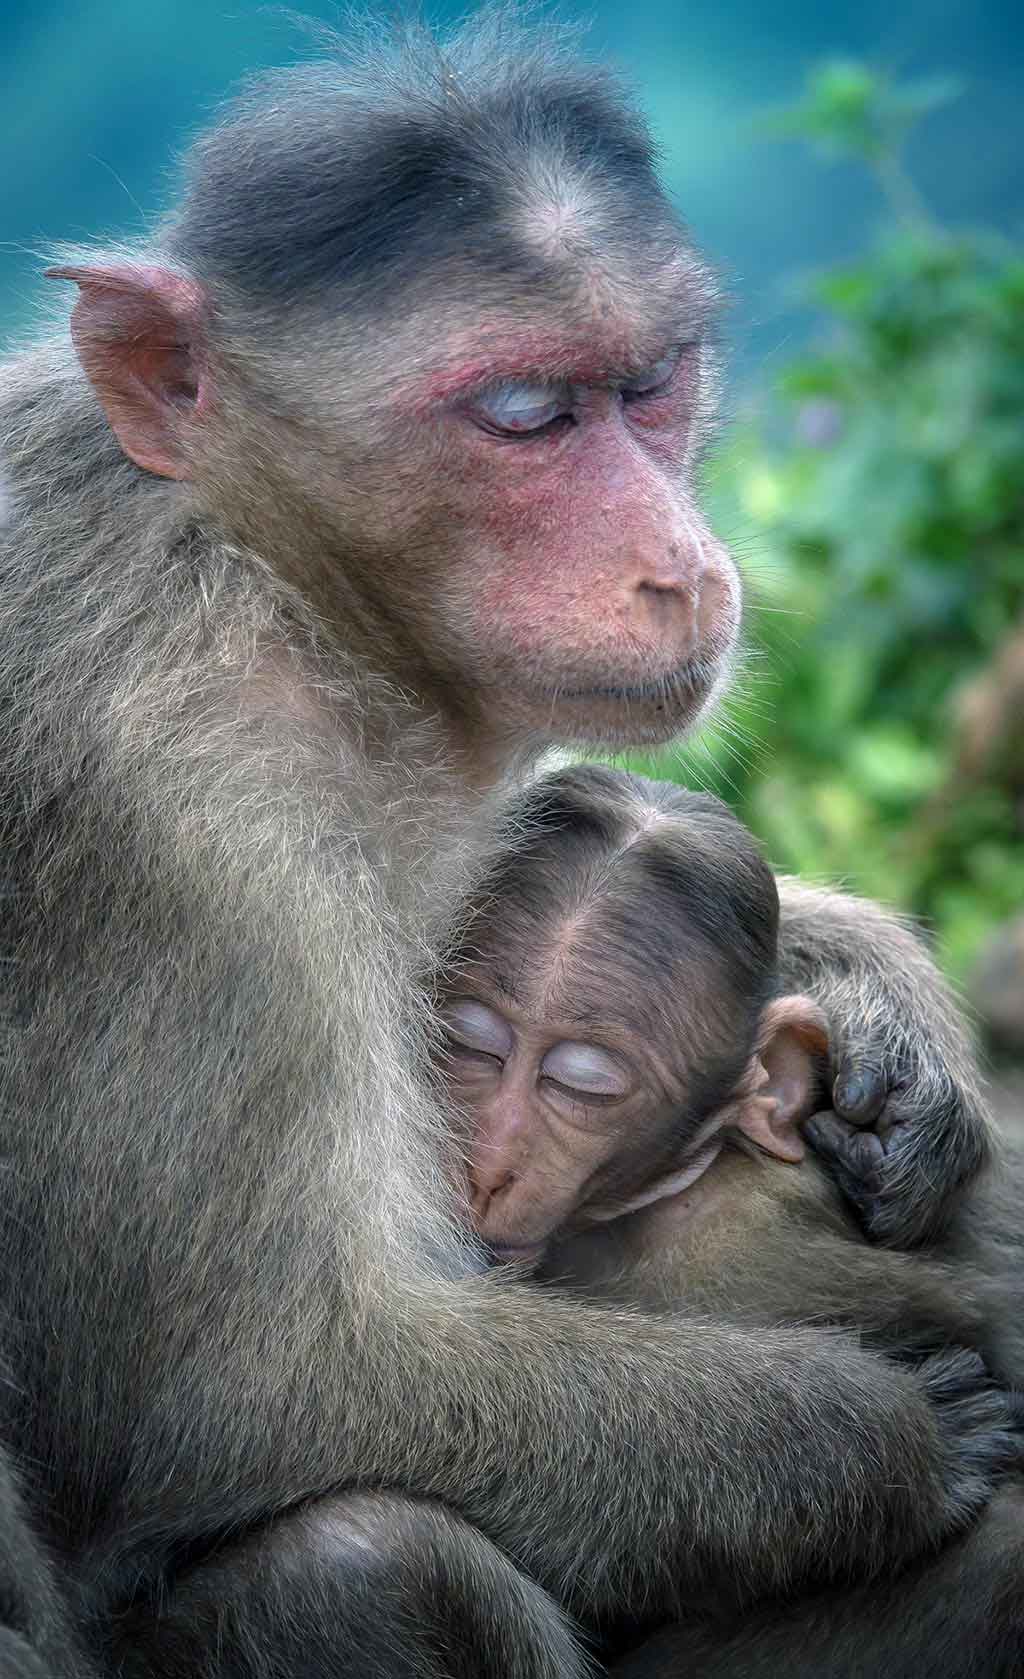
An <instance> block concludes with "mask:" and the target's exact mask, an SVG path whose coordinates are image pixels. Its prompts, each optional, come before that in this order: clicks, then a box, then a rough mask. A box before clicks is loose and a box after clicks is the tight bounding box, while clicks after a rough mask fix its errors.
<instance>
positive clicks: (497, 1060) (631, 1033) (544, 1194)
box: [441, 967, 826, 1259]
mask: <svg viewBox="0 0 1024 1679" xmlns="http://www.w3.org/2000/svg"><path fill="white" fill-rule="evenodd" d="M607 978H608V976H596V975H595V985H594V991H595V1007H594V1009H593V1011H591V1010H589V1009H588V1010H587V1011H585V1012H582V1011H576V1012H575V1015H574V1018H573V1019H572V1020H569V1019H566V1018H564V1017H563V1018H560V1017H559V1016H558V1015H557V1014H556V1013H550V1014H549V1013H545V1011H544V1009H543V1007H541V1006H539V1005H538V1003H537V1002H536V1000H533V1001H532V1002H531V999H530V998H529V997H524V998H517V999H511V998H510V997H509V996H508V995H507V992H506V990H505V989H503V988H500V987H498V986H497V985H495V986H494V987H493V988H492V987H491V986H490V985H489V984H488V983H487V979H486V976H485V971H484V970H483V969H482V968H481V967H478V968H477V969H476V971H475V973H474V976H473V983H472V991H470V989H469V988H468V986H464V985H463V984H457V985H456V986H455V988H454V989H453V991H452V992H451V993H450V994H449V995H448V996H447V997H445V998H443V999H442V1000H441V1018H442V1021H443V1023H444V1028H445V1040H446V1042H445V1050H444V1054H443V1056H442V1069H443V1072H444V1074H445V1076H446V1078H447V1080H448V1081H449V1084H450V1086H451V1089H452V1091H453V1093H454V1094H455V1096H456V1098H457V1100H458V1102H459V1105H460V1106H461V1107H462V1108H463V1109H464V1111H466V1112H467V1114H468V1116H469V1119H470V1122H471V1133H470V1137H471V1140H470V1149H469V1188H470V1203H471V1210H472V1215H473V1220H474V1223H475V1225H476V1228H477V1230H478V1232H479V1234H480V1235H481V1236H482V1237H483V1239H484V1241H485V1242H487V1243H488V1245H489V1246H490V1247H491V1248H492V1249H493V1251H494V1252H495V1253H496V1254H497V1255H498V1256H499V1257H501V1258H524V1259H526V1258H535V1257H537V1256H538V1255H539V1254H540V1253H541V1252H542V1250H543V1248H544V1247H545V1245H546V1244H547V1242H548V1241H549V1239H550V1238H551V1237H552V1236H553V1235H555V1233H556V1232H557V1233H558V1234H560V1235H564V1234H568V1233H571V1232H573V1231H577V1230H580V1229H583V1228H586V1227H587V1226H588V1225H591V1224H594V1223H598V1222H603V1221H605V1220H607V1219H610V1218H614V1217H617V1216H618V1215H619V1214H621V1213H625V1212H627V1211H630V1210H631V1209H633V1208H635V1207H639V1206H642V1205H644V1204H645V1203H646V1202H649V1201H652V1200H655V1199H659V1198H661V1197H663V1196H667V1195H673V1194H676V1193H678V1192H680V1191H681V1190H682V1189H684V1188H685V1187H686V1186H687V1185H688V1184H690V1183H691V1182H692V1181H693V1180H694V1179H695V1178H696V1177H698V1176H699V1175H700V1174H701V1172H703V1171H704V1170H705V1169H706V1167H707V1166H708V1165H709V1164H710V1163H711V1161H712V1160H713V1158H714V1156H715V1154H716V1153H717V1152H718V1148H719V1147H720V1144H721V1138H722V1134H723V1132H724V1131H725V1130H726V1129H730V1128H731V1129H734V1130H740V1131H744V1132H745V1133H746V1134H747V1135H748V1136H749V1137H751V1138H752V1139H753V1140H754V1141H756V1142H757V1144H758V1145H759V1146H760V1147H762V1148H764V1149H766V1150H767V1151H768V1152H771V1153H773V1154H775V1155H777V1156H779V1157H781V1158H784V1159H788V1160H798V1159H799V1158H800V1157H801V1156H802V1153H803V1145H802V1143H801V1142H800V1139H799V1135H798V1133H797V1130H796V1120H797V1119H798V1118H800V1117H802V1115H803V1114H804V1113H806V1112H807V1111H809V1108H810V1105H811V1095H812V1092H813V1082H814V1080H813V1072H812V1067H813V1062H814V1058H815V1057H816V1056H818V1055H820V1054H821V1052H822V1051H823V1049H824V1048H825V1043H826V1040H825V1036H824V1029H823V1022H822V1020H821V1016H820V1013H819V1011H818V1010H817V1009H816V1007H815V1005H814V1004H812V1003H810V1002H808V1001H807V999H805V998H802V997H800V998H784V999H780V1000H779V1001H777V1002H775V1003H772V1004H770V1005H769V1007H768V1009H767V1010H766V1011H765V1014H764V1017H763V1018H762V1021H761V1023H760V1030H759V1031H758V1036H757V1042H756V1045H755V1053H754V1055H753V1056H752V1057H751V1059H750V1061H749V1062H748V1063H747V1065H746V1066H745V1067H744V1068H743V1070H742V1072H741V1074H740V1076H739V1077H737V1076H736V1074H735V1071H733V1073H732V1076H731V1077H730V1078H729V1079H728V1080H727V1081H726V1082H725V1083H724V1084H722V1085H721V1086H720V1087H719V1089H718V1091H717V1094H716V1095H715V1096H714V1098H713V1100H712V1101H711V1102H710V1103H709V1102H708V1100H707V1091H708V1086H707V1081H706V1077H705V1078H704V1079H702V1081H701V1083H702V1088H703V1090H704V1093H705V1099H704V1101H703V1102H702V1103H701V1105H700V1107H699V1109H698V1110H696V1111H695V1108H694V1105H693V1102H692V1099H691V1088H692V1086H693V1085H694V1083H695V1082H697V1081H696V1080H695V1077H694V1070H693V1069H694V1066H695V1059H694V1058H695V1057H698V1056H699V1055H700V1053H701V1044H700V1041H699V1038H700V1034H695V1032H694V1026H693V1021H694V1015H695V1013H696V1012H698V1011H697V1009H696V1007H695V1002H694V998H695V993H694V991H693V989H692V987H691V986H683V985H679V983H678V982H679V978H680V976H679V975H677V976H676V988H677V989H676V994H677V995H678V998H679V1007H678V1014H679V1022H678V1030H677V1032H675V1033H674V1034H670V1036H671V1037H672V1040H673V1041H671V1042H666V1043H654V1042H650V1041H646V1040H645V1039H644V1038H643V1037H642V1036H641V1035H640V1034H639V1033H638V1032H637V1030H636V1028H635V1026H632V1025H630V1024H629V1023H628V1011H627V1010H625V1009H624V1010H623V1011H622V1014H621V1015H618V1016H617V1015H616V1012H615V1010H614V1008H613V1007H609V1005H608V1000H607V998H605V999H604V1000H603V1001H602V1000H601V998H600V996H599V994H600V993H602V992H604V991H606V990H607ZM701 982H703V985H704V987H705V990H706V988H707V986H708V985H710V984H712V983H713V981H712V979H711V978H710V976H709V975H708V974H707V972H703V973H702V975H701V976H700V980H698V979H697V977H696V976H694V984H698V983H701ZM652 983H656V981H655V979H654V976H652ZM703 1001H704V1003H705V1004H706V1003H707V997H706V995H705V997H704V999H703ZM738 1018H739V1017H737V1019H738ZM583 1019H585V1025H584V1024H581V1020H583ZM695 1039H696V1041H695ZM735 1065H736V1063H735V1059H733V1062H732V1066H733V1068H734V1069H735ZM704 1071H705V1073H706V1069H704Z"/></svg>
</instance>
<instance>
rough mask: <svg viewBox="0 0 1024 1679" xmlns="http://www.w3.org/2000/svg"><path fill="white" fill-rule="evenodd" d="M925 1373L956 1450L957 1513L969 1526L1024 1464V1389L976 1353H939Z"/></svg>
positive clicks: (953, 1495) (953, 1490) (953, 1485)
mask: <svg viewBox="0 0 1024 1679" xmlns="http://www.w3.org/2000/svg"><path fill="white" fill-rule="evenodd" d="M920 1375H921V1378H922V1380H923V1382H924V1386H925V1391H926V1392H927V1394H928V1397H929V1399H930V1400H931V1402H932V1404H933V1405H934V1407H935V1411H936V1415H937V1417H938V1422H939V1427H940V1429H941V1430H942V1433H943V1435H944V1436H945V1438H946V1441H947V1444H948V1446H949V1450H950V1481H949V1488H948V1496H949V1504H950V1512H951V1518H952V1520H953V1522H954V1523H962V1524H964V1525H965V1524H966V1523H967V1522H969V1521H971V1520H972V1519H973V1518H974V1517H975V1516H976V1515H977V1514H978V1512H979V1511H980V1510H982V1509H983V1508H984V1506H985V1505H986V1504H987V1502H988V1500H989V1498H990V1496H991V1493H992V1490H993V1487H994V1486H995V1484H996V1482H997V1481H998V1480H999V1479H1000V1477H1001V1476H1003V1475H1005V1474H1008V1473H1010V1472H1012V1471H1019V1470H1020V1469H1021V1468H1022V1467H1024V1394H1021V1393H1018V1392H1015V1391H1014V1390H1012V1389H1004V1388H1000V1387H997V1386H996V1384H995V1383H994V1382H993V1381H992V1378H991V1377H990V1376H989V1374H988V1371H987V1370H986V1369H985V1366H984V1364H983V1362H982V1360H981V1359H980V1358H979V1357H978V1355H977V1354H976V1353H973V1352H960V1351H952V1352H943V1353H937V1354H936V1355H935V1356H934V1357H933V1358H929V1359H926V1360H925V1362H924V1363H923V1364H922V1365H921V1366H920Z"/></svg>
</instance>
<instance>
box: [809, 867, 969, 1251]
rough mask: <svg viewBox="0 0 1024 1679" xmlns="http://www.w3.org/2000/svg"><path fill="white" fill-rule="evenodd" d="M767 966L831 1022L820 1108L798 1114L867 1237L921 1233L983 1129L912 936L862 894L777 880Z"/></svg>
mask: <svg viewBox="0 0 1024 1679" xmlns="http://www.w3.org/2000/svg"><path fill="white" fill-rule="evenodd" d="M779 892H780V897H781V899H782V926H781V931H780V952H779V956H780V969H781V974H782V979H783V983H784V984H785V985H786V987H787V988H789V987H792V989H794V990H799V991H806V992H809V993H810V995H811V996H812V997H814V998H815V1000H816V1001H817V1002H818V1003H820V1004H821V1006H822V1008H823V1009H824V1010H825V1013H826V1015H827V1016H828V1019H829V1022H830V1027H831V1068H830V1071H831V1080H832V1108H833V1111H831V1112H829V1113H819V1114H816V1115H815V1116H814V1118H813V1119H811V1120H809V1121H808V1122H807V1125H806V1127H805V1132H806V1136H807V1140H808V1141H809V1142H810V1143H811V1145H812V1147H814V1148H815V1149H816V1150H817V1152H818V1153H819V1154H820V1155H821V1156H822V1158H823V1159H824V1161H825V1162H826V1164H827V1165H828V1167H829V1169H830V1170H831V1172H832V1173H833V1175H834V1177H835V1179H836V1182H837V1183H838V1185H839V1188H840V1189H841V1190H842V1192H843V1194H844V1195H845V1196H846V1197H847V1199H848V1200H849V1201H850V1202H851V1204H852V1206H853V1207H854V1209H855V1210H856V1212H857V1215H858V1217H859V1218H860V1220H861V1223H862V1224H863V1226H864V1230H865V1233H866V1235H868V1236H869V1237H870V1238H871V1239H872V1240H873V1241H878V1242H885V1243H888V1244H890V1245H892V1246H896V1247H912V1246H914V1245H916V1244H918V1243H922V1242H926V1241H928V1240H929V1239H931V1238H932V1237H934V1236H935V1234H936V1233H937V1231H938V1230H939V1229H940V1228H941V1226H942V1224H943V1222H944V1220H945V1218H946V1216H947V1215H948V1213H949V1212H950V1211H951V1209H952V1206H953V1202H954V1198H955V1196H956V1194H957V1192H958V1191H959V1190H961V1189H962V1188H963V1187H964V1185H965V1184H967V1183H968V1182H969V1181H970V1180H971V1179H972V1178H973V1177H974V1176H975V1174H976V1173H977V1172H978V1171H979V1170H980V1168H981V1167H982V1165H983V1164H984V1162H985V1160H986V1158H987V1156H988V1149H989V1128H988V1120H987V1116H986V1112H985V1105H984V1101H983V1098H982V1093H981V1085H980V1079H979V1076H978V1071H977V1067H976V1065H975V1061H974V1057H973V1054H972V1051H971V1046H970V1043H969V1040H968V1036H967V1032H966V1030H965V1027H964V1023H963V1021H962V1019H961V1017H960V1015H959V1013H958V1011H957V1008H956V1006H955V1004H954V1002H953V999H952V997H951V996H950V993H949V991H948V989H947V987H946V985H945V983H944V981H943V980H942V977H941V975H940V974H939V973H938V971H937V969H936V967H935V965H934V963H933V962H932V961H931V959H930V957H929V956H928V954H927V952H926V951H925V949H924V948H923V946H922V944H921V942H920V939H919V938H918V937H917V935H916V934H915V933H914V932H913V931H911V929H910V928H909V927H907V926H905V925H904V924H903V923H902V922H901V921H899V920H898V919H897V918H896V917H895V916H893V915H890V914H887V913H886V912H885V911H884V910H882V909H879V908H878V906H877V905H875V904H870V903H866V902H865V901H864V900H863V899H859V898H852V897H846V896H844V895H843V894H841V893H838V892H827V891H822V890H820V889H818V888H815V887H808V886H804V885H802V884H801V883H800V882H799V881H794V880H780V881H779Z"/></svg>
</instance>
